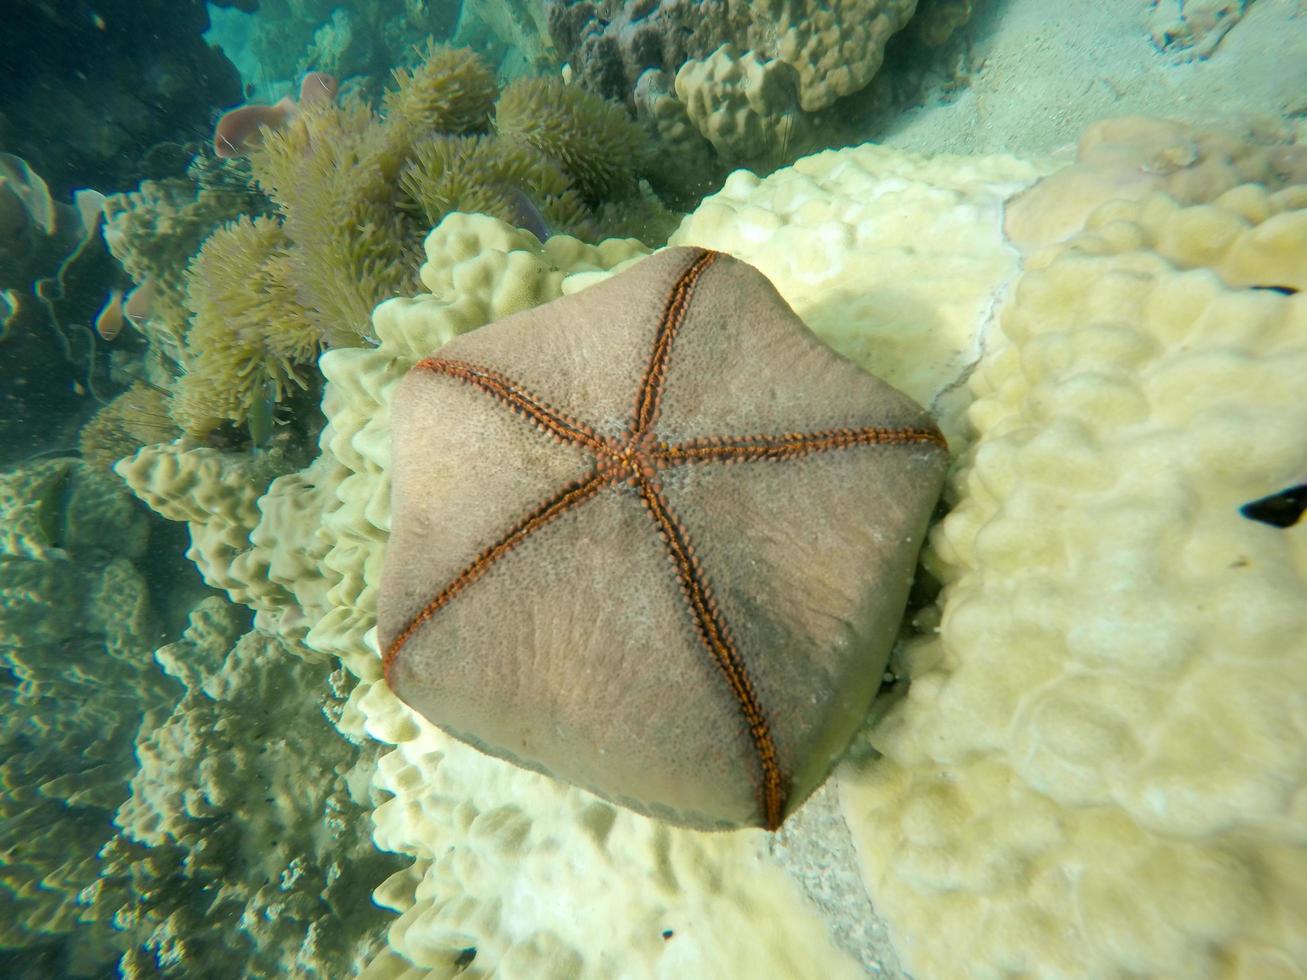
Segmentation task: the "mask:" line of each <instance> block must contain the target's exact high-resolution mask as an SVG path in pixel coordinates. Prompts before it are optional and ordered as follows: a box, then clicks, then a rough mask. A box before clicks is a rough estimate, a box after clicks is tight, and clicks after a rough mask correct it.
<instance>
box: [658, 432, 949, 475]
mask: <svg viewBox="0 0 1307 980" xmlns="http://www.w3.org/2000/svg"><path fill="white" fill-rule="evenodd" d="M921 444H926V445H932V446H937V447H938V448H940V449H944V450H947V449H948V443H947V442H945V440H944V436H943V435H941V434H940V431H939V430H938V429H936V428H934V427H933V426H932V427H911V428H881V427H878V426H867V427H865V428H861V429H826V430H823V431H820V432H783V433H780V434H778V435H755V436H719V437H708V438H703V439H691V440H689V441H687V442H682V443H678V444H676V445H668V444H666V443H660V444H659V445H658V446H657V447H656V448H655V449H654V450H653V451H652V452H651V453H650V456H651V457H652V460H653V462H654V464H655V465H657V466H678V465H682V464H685V463H751V462H756V461H760V460H762V461H776V460H785V459H798V458H800V457H802V456H810V455H812V454H813V453H822V452H831V451H833V450H837V449H851V448H854V447H856V446H904V445H921Z"/></svg>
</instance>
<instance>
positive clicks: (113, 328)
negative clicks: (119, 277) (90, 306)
mask: <svg viewBox="0 0 1307 980" xmlns="http://www.w3.org/2000/svg"><path fill="white" fill-rule="evenodd" d="M122 329H123V291H122V290H121V289H118V288H117V287H115V288H114V289H111V290H110V291H109V298H108V299H107V300H105V302H104V306H102V307H100V312H99V313H97V314H95V332H96V333H98V334H99V335H100V339H101V340H113V339H114V338H115V337H117V336H118V334H119V333H121V332H122Z"/></svg>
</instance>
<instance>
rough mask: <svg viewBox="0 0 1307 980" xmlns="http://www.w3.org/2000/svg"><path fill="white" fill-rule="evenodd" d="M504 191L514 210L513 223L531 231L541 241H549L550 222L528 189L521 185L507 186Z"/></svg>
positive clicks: (509, 204)
mask: <svg viewBox="0 0 1307 980" xmlns="http://www.w3.org/2000/svg"><path fill="white" fill-rule="evenodd" d="M504 192H505V194H506V195H507V197H508V206H509V208H510V209H511V211H512V217H513V224H515V225H517V227H519V228H521V229H522V230H523V231H529V232H530V233H531V234H533V235H535V236H536V238H538V239H540V241H541V242H545V241H548V240H549V222H548V221H546V220H545V216H544V215H543V214H542V213H541V212H540V209H539V208H538V207H536V203H535V201H533V200H531V198H530V196H528V195H527V193H526V191H524V190H522V189H521V188H520V187H507V188H505V189H504Z"/></svg>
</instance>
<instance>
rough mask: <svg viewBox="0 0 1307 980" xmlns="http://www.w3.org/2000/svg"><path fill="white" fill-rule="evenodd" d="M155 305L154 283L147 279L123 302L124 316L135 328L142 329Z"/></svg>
mask: <svg viewBox="0 0 1307 980" xmlns="http://www.w3.org/2000/svg"><path fill="white" fill-rule="evenodd" d="M153 305H154V283H153V282H152V281H151V280H149V279H146V280H145V282H143V283H141V284H140V285H139V286H137V287H136V288H135V289H133V290H132V291H131V292H130V293H128V294H127V298H126V299H125V300H124V301H123V315H124V316H125V317H127V319H128V320H130V321H131V324H132V326H133V327H135V328H136V329H137V330H139V329H141V327H142V325H143V324H144V323H145V321H146V320H148V319H149V318H150V310H151V308H152V307H153Z"/></svg>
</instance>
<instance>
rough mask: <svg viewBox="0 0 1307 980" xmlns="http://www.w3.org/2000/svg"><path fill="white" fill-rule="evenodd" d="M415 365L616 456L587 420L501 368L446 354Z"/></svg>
mask: <svg viewBox="0 0 1307 980" xmlns="http://www.w3.org/2000/svg"><path fill="white" fill-rule="evenodd" d="M415 368H416V369H419V370H423V371H430V372H431V373H432V374H443V375H445V376H446V377H449V378H454V379H455V380H456V381H462V382H464V383H465V384H469V385H471V386H472V387H473V388H476V389H477V390H478V391H481V392H484V393H485V394H487V395H489V396H490V397H491V398H493V399H495V400H496V401H499V402H502V403H503V404H505V405H506V406H508V408H509V409H510V410H511V411H514V412H516V413H518V414H519V415H525V416H526V417H527V418H528V419H530V420H531V422H532V423H533V424H534V425H535V427H536V428H538V429H540V430H541V431H542V432H544V433H546V434H548V435H551V436H553V437H554V438H555V439H557V440H558V441H559V442H565V443H570V444H572V445H575V446H581V447H583V448H585V449H588V450H589V451H590V452H592V453H594V454H595V455H596V456H600V457H607V456H611V455H612V451H611V450H610V449H609V447H608V444H607V443H606V442H604V440H603V439H602V438H601V437H600V436H599V435H598V434H597V433H596V432H595V431H594V430H593V429H591V428H590V427H589V426H588V425H586V424H585V423H584V422H578V421H577V420H576V419H574V418H571V417H570V416H568V415H565V414H563V413H562V412H560V411H558V410H557V409H555V408H553V407H552V406H550V405H549V404H548V403H547V402H545V401H544V400H543V399H542V398H540V397H539V396H537V395H535V394H533V393H532V392H530V391H528V390H527V389H526V388H523V387H522V386H521V385H518V384H515V383H514V382H513V380H512V379H511V378H507V377H505V376H504V375H502V374H500V373H499V372H498V371H492V370H491V369H490V368H487V367H481V366H480V365H477V364H469V363H467V362H466V361H453V360H447V359H446V358H443V357H427V358H424V359H423V360H421V361H418V363H417V364H416V365H415Z"/></svg>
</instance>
